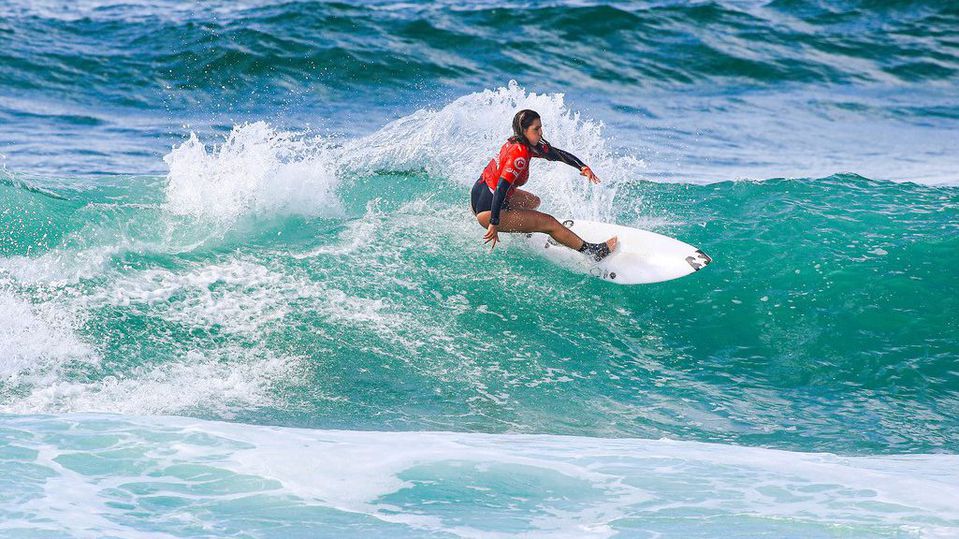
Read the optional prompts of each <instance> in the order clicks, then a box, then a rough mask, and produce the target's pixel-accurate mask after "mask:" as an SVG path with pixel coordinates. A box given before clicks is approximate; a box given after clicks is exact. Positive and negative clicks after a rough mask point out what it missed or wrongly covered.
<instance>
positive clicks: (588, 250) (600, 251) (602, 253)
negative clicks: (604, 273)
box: [579, 241, 612, 262]
mask: <svg viewBox="0 0 959 539" xmlns="http://www.w3.org/2000/svg"><path fill="white" fill-rule="evenodd" d="M579 252H581V253H584V254H585V255H586V256H588V257H590V258H592V259H593V260H595V261H596V262H599V261H600V260H602V259H604V258H606V257H607V256H609V253H611V252H612V251H611V250H610V248H609V245H607V244H606V243H590V242H588V241H584V242H583V245H582V246H581V247H580V248H579Z"/></svg>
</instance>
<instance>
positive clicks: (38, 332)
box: [0, 282, 98, 386]
mask: <svg viewBox="0 0 959 539" xmlns="http://www.w3.org/2000/svg"><path fill="white" fill-rule="evenodd" d="M73 324H74V320H73V316H71V314H70V313H68V312H67V311H65V310H63V309H60V308H58V307H57V305H55V304H54V303H52V302H46V303H37V304H34V303H31V302H29V301H25V300H23V299H21V298H20V297H18V296H17V295H16V294H15V293H13V292H11V291H8V290H4V288H3V284H2V282H0V382H2V383H3V384H5V385H9V386H15V385H18V384H21V383H32V384H36V383H42V382H43V381H44V380H49V379H50V378H51V377H53V376H55V372H56V371H57V370H59V368H60V367H61V366H62V365H63V364H65V363H69V362H83V363H96V362H97V361H98V356H97V353H96V351H95V350H94V349H93V347H91V346H89V345H88V344H86V343H84V342H83V341H82V340H80V339H79V338H78V337H77V336H76V334H75V333H74V331H73Z"/></svg>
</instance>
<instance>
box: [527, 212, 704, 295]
mask: <svg viewBox="0 0 959 539" xmlns="http://www.w3.org/2000/svg"><path fill="white" fill-rule="evenodd" d="M560 222H561V223H563V225H565V226H567V227H568V228H570V229H572V231H573V232H575V233H576V234H577V235H578V236H579V237H581V238H583V239H584V240H586V241H588V242H592V243H599V242H603V241H606V240H608V239H609V238H611V237H613V236H619V245H617V246H616V250H615V251H613V252H612V254H610V255H609V256H607V257H606V258H604V259H603V260H602V261H601V262H596V261H594V260H593V259H592V258H590V257H588V256H586V255H584V254H583V253H580V252H577V251H574V250H572V249H570V248H568V247H565V246H563V245H561V244H559V243H556V241H555V240H554V239H553V238H551V237H550V236H549V235H547V234H541V233H532V234H522V235H521V236H520V237H522V238H523V240H524V241H525V242H526V243H527V244H528V245H529V246H530V247H533V248H534V249H537V250H538V252H540V253H541V254H542V255H543V256H545V257H546V258H548V259H550V260H551V261H553V262H556V263H557V264H560V265H562V266H565V267H568V268H570V269H572V270H574V271H579V272H582V273H588V274H589V275H592V276H594V277H599V278H600V279H603V280H606V281H610V282H614V283H618V284H646V283H658V282H660V281H668V280H670V279H676V278H679V277H683V276H684V275H689V274H690V273H693V272H696V271H699V270H701V269H703V268H705V267H706V266H707V265H708V264H709V263H710V262H712V258H710V257H709V255H707V254H706V253H704V252H702V251H701V250H699V249H697V248H696V247H693V246H692V245H689V244H688V243H683V242H681V241H679V240H676V239H673V238H670V237H669V236H663V235H662V234H657V233H655V232H649V231H648V230H640V229H638V228H632V227H628V226H622V225H612V224H608V223H597V222H595V221H583V220H579V219H575V220H574V219H566V220H565V221H560Z"/></svg>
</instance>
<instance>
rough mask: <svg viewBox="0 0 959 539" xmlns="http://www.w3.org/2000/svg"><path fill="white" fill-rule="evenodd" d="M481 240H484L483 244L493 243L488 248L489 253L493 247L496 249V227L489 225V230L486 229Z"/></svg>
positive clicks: (497, 236)
mask: <svg viewBox="0 0 959 539" xmlns="http://www.w3.org/2000/svg"><path fill="white" fill-rule="evenodd" d="M483 240H485V241H483V243H489V242H493V244H492V245H490V246H489V249H490V251H492V250H493V247H496V242H498V241H499V234H497V233H496V225H492V224H491V225H490V226H489V228H487V229H486V234H484V235H483Z"/></svg>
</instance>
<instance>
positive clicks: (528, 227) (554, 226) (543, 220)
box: [476, 200, 619, 251]
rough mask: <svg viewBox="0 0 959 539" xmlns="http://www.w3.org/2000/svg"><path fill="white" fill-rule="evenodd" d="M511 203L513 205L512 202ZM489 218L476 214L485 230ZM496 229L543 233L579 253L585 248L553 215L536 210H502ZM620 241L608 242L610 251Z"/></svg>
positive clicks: (611, 240) (614, 238)
mask: <svg viewBox="0 0 959 539" xmlns="http://www.w3.org/2000/svg"><path fill="white" fill-rule="evenodd" d="M510 202H511V203H512V200H510ZM489 217H490V212H488V211H482V212H479V213H477V214H476V220H477V221H479V224H480V225H482V226H483V228H488V227H489ZM496 228H497V230H498V231H499V232H542V233H545V234H549V235H550V237H552V238H553V239H554V240H556V241H557V242H558V243H560V244H562V245H565V246H566V247H569V248H570V249H572V250H574V251H579V250H580V249H581V248H582V247H583V239H582V238H580V237H579V236H577V235H576V233H575V232H573V231H572V230H570V229H568V228H566V227H565V226H563V224H562V223H560V222H559V221H557V220H556V218H555V217H553V216H552V215H549V214H548V213H543V212H540V211H536V210H520V209H509V210H502V211H500V214H499V226H497V227H496ZM618 241H619V240H618V239H617V238H616V237H615V236H614V237H612V238H610V239H608V240H606V245H607V246H608V247H609V250H610V251H613V250H614V249H616V243H617V242H618Z"/></svg>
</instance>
